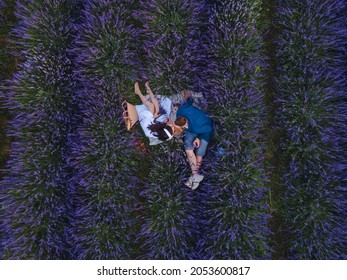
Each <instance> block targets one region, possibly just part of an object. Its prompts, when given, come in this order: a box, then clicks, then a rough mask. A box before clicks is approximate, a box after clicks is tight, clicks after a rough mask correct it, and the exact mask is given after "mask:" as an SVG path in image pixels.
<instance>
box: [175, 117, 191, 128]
mask: <svg viewBox="0 0 347 280" xmlns="http://www.w3.org/2000/svg"><path fill="white" fill-rule="evenodd" d="M187 121H188V120H187V118H185V117H182V116H179V117H177V119H176V120H175V125H178V126H185V125H186V124H187Z"/></svg>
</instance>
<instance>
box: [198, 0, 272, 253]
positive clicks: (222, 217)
mask: <svg viewBox="0 0 347 280" xmlns="http://www.w3.org/2000/svg"><path fill="white" fill-rule="evenodd" d="M210 14H211V15H210V20H209V30H208V34H210V36H209V38H208V39H209V40H210V42H209V45H210V59H209V61H210V64H209V67H208V68H207V69H208V71H206V72H205V75H206V76H205V77H206V79H205V81H206V82H205V84H204V88H205V89H206V91H207V92H208V95H207V98H208V99H209V103H210V108H211V109H210V112H211V113H212V116H213V119H214V121H215V127H216V135H215V144H214V147H212V149H211V152H210V154H209V156H208V158H207V160H206V165H207V167H206V170H208V177H207V188H208V193H207V197H208V198H207V199H206V201H204V204H205V212H204V216H205V231H204V234H203V237H202V239H201V240H200V248H201V251H202V252H204V254H205V255H204V257H205V258H208V259H264V258H265V259H266V258H269V256H270V248H269V244H268V238H269V236H270V231H269V229H268V227H267V223H268V218H269V215H268V213H269V209H268V205H267V194H268V192H269V190H268V188H267V186H266V180H267V177H266V174H265V172H264V166H263V155H262V154H263V149H264V144H263V142H264V139H263V135H261V133H260V131H261V129H262V128H263V126H264V109H263V107H264V105H263V101H262V100H263V95H264V93H263V84H264V69H265V68H266V63H265V59H266V57H265V55H264V52H263V42H262V38H261V36H260V34H259V32H258V30H257V28H256V25H257V21H259V16H260V2H257V1H219V2H218V4H216V5H214V6H213V8H212V11H211V13H210Z"/></svg>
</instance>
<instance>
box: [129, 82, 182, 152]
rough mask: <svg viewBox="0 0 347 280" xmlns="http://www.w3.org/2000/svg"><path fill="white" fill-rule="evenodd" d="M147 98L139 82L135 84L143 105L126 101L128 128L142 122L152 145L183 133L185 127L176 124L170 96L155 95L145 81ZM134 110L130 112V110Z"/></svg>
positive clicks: (136, 92)
mask: <svg viewBox="0 0 347 280" xmlns="http://www.w3.org/2000/svg"><path fill="white" fill-rule="evenodd" d="M145 88H146V93H147V94H149V97H150V98H149V99H147V98H146V97H145V96H144V95H143V94H142V92H141V90H140V87H139V83H138V82H136V83H135V85H134V91H135V94H136V95H137V96H138V97H139V98H140V99H141V101H142V104H141V105H135V106H134V105H131V104H129V103H126V106H127V109H126V110H127V111H126V116H124V118H125V121H126V122H127V128H128V130H129V129H130V128H131V127H132V126H133V125H134V124H135V123H136V122H137V120H138V121H139V122H140V125H141V127H142V130H143V132H144V133H145V135H146V136H147V137H148V138H149V140H150V145H157V144H160V143H162V142H163V141H167V140H171V139H172V138H173V137H174V136H175V137H178V136H179V135H181V134H182V132H183V128H182V127H180V126H177V125H175V124H174V121H175V110H176V109H177V108H173V106H172V101H171V100H170V99H169V98H168V97H162V96H157V97H156V96H155V95H154V94H153V92H152V90H151V88H150V86H149V82H148V81H147V82H146V83H145ZM131 110H132V111H133V112H130V111H131Z"/></svg>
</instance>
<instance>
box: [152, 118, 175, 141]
mask: <svg viewBox="0 0 347 280" xmlns="http://www.w3.org/2000/svg"><path fill="white" fill-rule="evenodd" d="M148 129H149V130H150V131H152V133H153V135H154V136H155V137H158V139H159V140H160V141H166V140H168V139H169V138H170V137H169V135H167V133H166V132H165V130H164V129H166V130H167V131H168V132H169V133H170V134H171V135H172V134H173V131H172V128H171V126H169V125H167V124H166V123H165V122H157V121H154V122H153V123H151V124H150V125H149V126H148Z"/></svg>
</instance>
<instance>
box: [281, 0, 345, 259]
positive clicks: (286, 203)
mask: <svg viewBox="0 0 347 280" xmlns="http://www.w3.org/2000/svg"><path fill="white" fill-rule="evenodd" d="M278 11H279V13H278V18H277V24H278V25H279V28H280V33H279V38H278V42H277V43H278V47H277V53H276V55H277V58H278V73H277V75H276V87H277V90H278V97H277V100H276V101H277V103H278V104H279V109H278V112H277V116H278V118H277V122H278V123H279V125H280V126H281V127H282V128H283V134H284V135H285V136H284V137H283V139H282V140H281V147H282V150H283V154H284V157H285V158H284V160H286V163H287V164H286V165H283V166H282V182H283V185H284V190H285V191H284V194H283V196H282V200H281V203H282V207H281V208H282V209H281V210H282V212H283V213H282V215H283V217H284V221H283V225H282V229H283V231H284V232H285V234H286V236H287V239H286V245H287V247H288V248H289V252H288V256H287V258H290V259H345V258H346V218H345V217H346V211H345V209H346V202H345V201H346V199H345V194H346V187H345V181H344V180H345V175H343V174H344V173H345V166H346V165H345V160H344V158H343V156H344V155H345V153H344V150H343V149H344V148H343V146H342V143H344V141H345V140H344V139H345V137H343V134H341V132H342V131H346V118H345V112H346V109H345V108H346V105H345V103H344V102H343V99H344V98H345V97H344V95H345V88H346V87H345V86H346V83H345V77H343V73H344V70H343V69H345V65H343V54H344V53H346V52H345V50H346V48H345V38H346V37H345V35H344V34H346V25H343V20H342V14H341V11H346V4H345V3H344V2H343V1H317V2H316V1H314V2H313V1H295V0H290V1H284V2H283V3H281V5H280V6H279V8H278Z"/></svg>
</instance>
